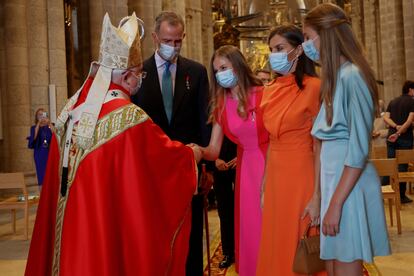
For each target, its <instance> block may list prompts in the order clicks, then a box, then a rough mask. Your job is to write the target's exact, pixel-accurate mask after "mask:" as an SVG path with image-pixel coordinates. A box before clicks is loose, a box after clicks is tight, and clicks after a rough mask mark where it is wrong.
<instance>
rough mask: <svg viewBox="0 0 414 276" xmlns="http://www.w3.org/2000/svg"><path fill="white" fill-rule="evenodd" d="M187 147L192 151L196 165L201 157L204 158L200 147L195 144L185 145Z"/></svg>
mask: <svg viewBox="0 0 414 276" xmlns="http://www.w3.org/2000/svg"><path fill="white" fill-rule="evenodd" d="M187 147H190V148H191V149H192V150H193V152H194V158H195V160H196V161H197V163H198V162H200V160H201V159H203V156H204V152H203V150H204V149H203V148H202V147H200V146H199V145H197V144H193V143H191V144H187Z"/></svg>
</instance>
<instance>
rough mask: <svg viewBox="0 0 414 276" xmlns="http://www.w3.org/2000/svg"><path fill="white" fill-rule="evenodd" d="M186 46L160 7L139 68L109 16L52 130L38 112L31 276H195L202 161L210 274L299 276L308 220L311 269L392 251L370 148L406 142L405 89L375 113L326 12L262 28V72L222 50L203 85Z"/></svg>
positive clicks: (362, 65)
mask: <svg viewBox="0 0 414 276" xmlns="http://www.w3.org/2000/svg"><path fill="white" fill-rule="evenodd" d="M184 37H185V24H184V21H183V19H182V18H181V17H180V16H179V15H177V14H176V13H174V12H162V13H161V14H159V15H158V16H157V17H156V19H155V27H154V32H153V33H152V39H153V42H154V48H155V49H156V50H155V52H154V54H153V55H152V56H151V57H149V58H148V59H146V60H144V61H143V60H142V57H141V50H140V31H139V25H138V23H137V20H136V17H135V14H133V15H132V16H129V17H127V18H125V19H123V20H121V23H120V24H119V26H117V27H116V26H113V25H112V24H111V22H110V20H109V16H108V15H106V16H105V18H104V22H103V27H102V38H101V48H100V58H99V61H98V62H93V63H92V64H91V70H90V73H89V75H88V77H87V79H86V81H85V83H84V84H83V86H82V87H81V88H80V90H79V91H78V92H77V93H76V94H75V95H74V96H73V97H72V98H70V99H69V101H68V103H67V105H66V106H65V107H64V109H63V111H62V113H61V115H60V116H59V118H58V120H57V122H56V126H55V127H53V126H51V125H50V123H49V121H48V120H47V119H46V117H47V114H45V112H44V110H38V111H37V112H36V125H35V126H33V127H32V129H31V135H30V137H29V138H28V139H29V147H31V148H34V149H35V160H36V169H37V172H38V177H39V184H43V188H42V194H41V198H40V204H39V208H38V213H37V218H36V223H35V228H34V232H33V238H32V242H31V247H30V253H29V257H28V262H27V267H26V275H50V274H53V275H66V274H67V275H174V276H178V275H188V276H201V275H203V242H202V237H203V204H204V198H205V195H206V194H207V193H208V192H209V191H210V188H211V187H210V185H211V183H212V181H200V178H202V176H201V175H202V173H201V171H202V170H201V167H200V164H201V163H204V164H205V165H206V167H207V170H209V171H213V172H214V190H215V192H216V197H217V201H218V213H219V217H220V226H221V238H222V244H223V254H224V258H223V260H222V262H221V263H220V267H221V268H225V267H228V266H230V265H231V264H232V263H233V262H235V264H236V270H237V271H238V273H239V275H241V276H253V275H258V276H267V275H283V276H286V275H299V274H297V273H296V272H294V271H293V269H292V266H293V260H294V257H295V252H296V249H297V246H298V243H299V240H300V238H301V237H302V235H303V233H304V231H305V229H307V228H308V227H309V226H311V227H315V228H318V227H320V258H321V259H322V260H324V261H325V270H324V271H320V272H318V274H319V275H326V274H327V275H346V276H349V275H362V263H363V262H372V261H373V257H375V256H385V255H389V254H390V245H389V240H388V234H387V227H386V223H385V216H384V206H383V200H382V194H381V183H380V179H379V177H378V175H377V173H376V171H375V168H374V167H373V165H372V164H371V163H370V162H369V152H370V144H371V140H372V138H373V137H374V139H375V138H376V137H380V136H381V137H387V139H388V141H387V145H388V157H393V156H395V150H396V149H405V148H412V147H413V129H412V123H413V119H414V99H413V96H414V83H413V82H407V83H406V84H405V85H404V88H403V95H402V96H401V97H399V98H397V99H395V100H393V101H392V102H391V103H390V104H389V105H388V107H387V109H386V110H383V109H380V106H379V104H378V103H379V100H378V88H377V83H376V80H375V77H374V73H373V71H372V69H371V68H370V66H369V64H368V61H367V59H366V57H365V56H364V54H363V49H362V47H361V45H360V43H359V42H358V40H357V39H356V37H355V35H354V33H353V31H352V27H351V22H350V20H349V18H348V17H347V15H346V14H345V12H344V11H343V10H342V9H341V8H340V7H338V6H336V5H334V4H328V3H325V4H320V5H318V6H316V7H315V8H314V9H312V10H311V11H309V12H308V13H307V15H306V16H305V18H304V22H303V27H302V29H300V28H299V27H297V26H295V25H282V26H277V27H275V28H274V29H272V31H271V32H270V35H269V37H268V45H269V49H270V53H269V64H270V67H271V71H272V74H270V72H267V71H265V70H259V71H256V72H253V71H252V69H251V68H250V67H249V65H248V63H247V61H246V59H245V57H244V56H243V54H242V52H241V51H240V50H239V49H238V48H237V47H235V46H231V45H225V46H222V47H220V48H218V49H217V50H216V51H215V52H214V54H213V56H212V58H211V63H210V68H209V69H210V70H209V71H210V74H209V75H208V73H207V69H206V68H205V67H204V66H203V65H201V64H199V63H197V62H195V61H193V60H190V59H187V58H185V57H183V56H181V55H180V49H181V46H182V42H183V39H184ZM316 65H318V66H320V67H321V70H320V72H321V73H320V75H318V74H317V73H316V70H315V66H316ZM271 75H275V76H276V77H275V78H274V80H271ZM380 112H382V113H381V116H382V117H379V116H380V115H378V116H377V114H379V113H380ZM375 117H379V118H380V119H381V121H379V122H380V123H382V122H384V125H388V126H389V130H388V132H387V133H384V131H382V129H383V128H384V127H382V126H381V127H376V129H374V128H373V122H374V119H375ZM52 130H53V133H54V134H53V135H52ZM381 131H382V132H381ZM45 149H46V150H47V151H48V152H49V153H48V156H49V157H48V161H47V162H48V165H47V169H46V172H45V167H46V166H45V165H38V160H39V159H41V160H43V161H42V162H46V161H45V159H47V154H46V155H45V154H44V150H45ZM39 162H40V161H39ZM197 163H198V165H197ZM401 169H406V168H401ZM43 175H44V176H43ZM204 176H205V175H203V177H204ZM198 183H201V185H198ZM402 185H404V184H402ZM400 190H401V192H402V193H404V196H403V194H402V196H401V201H402V202H403V203H404V202H407V203H408V202H410V201H411V200H410V199H409V198H408V197H406V196H405V189H403V186H402V188H401V189H400Z"/></svg>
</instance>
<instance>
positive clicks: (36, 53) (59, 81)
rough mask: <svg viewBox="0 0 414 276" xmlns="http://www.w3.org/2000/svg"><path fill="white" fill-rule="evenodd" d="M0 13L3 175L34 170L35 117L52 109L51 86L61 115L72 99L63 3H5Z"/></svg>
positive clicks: (0, 167) (0, 165) (42, 0)
mask: <svg viewBox="0 0 414 276" xmlns="http://www.w3.org/2000/svg"><path fill="white" fill-rule="evenodd" d="M0 12H1V17H0V18H1V20H2V21H1V22H0V80H1V85H0V91H1V104H2V106H1V112H2V119H3V120H2V134H3V135H2V136H3V137H2V138H3V139H2V140H1V141H0V158H1V162H0V171H31V170H34V164H33V152H32V151H31V150H29V149H28V148H27V140H26V137H27V136H28V134H29V129H30V126H31V125H33V123H34V112H35V110H36V109H37V108H39V107H43V108H45V109H46V110H48V109H49V96H48V85H49V84H55V85H56V87H57V103H56V104H57V108H58V110H60V109H61V108H62V106H63V104H64V102H65V101H66V99H67V88H66V86H67V84H66V57H65V36H64V26H63V22H64V20H63V1H55V0H16V1H4V0H3V1H0ZM50 34H53V35H52V37H51V36H50Z"/></svg>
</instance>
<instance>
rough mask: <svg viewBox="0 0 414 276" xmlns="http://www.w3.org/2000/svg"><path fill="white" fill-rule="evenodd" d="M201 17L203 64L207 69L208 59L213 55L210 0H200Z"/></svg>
mask: <svg viewBox="0 0 414 276" xmlns="http://www.w3.org/2000/svg"><path fill="white" fill-rule="evenodd" d="M202 8H203V18H202V28H201V32H202V34H203V35H202V39H203V62H202V63H203V64H204V66H206V68H207V69H208V68H209V66H210V59H211V57H212V56H213V52H214V45H213V21H212V18H213V17H212V14H211V1H210V0H202Z"/></svg>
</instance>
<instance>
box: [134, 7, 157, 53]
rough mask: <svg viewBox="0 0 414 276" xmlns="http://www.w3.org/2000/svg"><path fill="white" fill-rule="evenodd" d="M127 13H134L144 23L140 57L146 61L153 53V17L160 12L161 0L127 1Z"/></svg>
mask: <svg viewBox="0 0 414 276" xmlns="http://www.w3.org/2000/svg"><path fill="white" fill-rule="evenodd" d="M128 10H129V13H132V12H133V11H135V12H136V14H137V16H138V17H139V18H141V19H142V20H143V21H144V23H145V37H144V39H143V41H141V43H142V55H143V58H144V59H146V58H148V57H150V56H151V55H152V54H153V53H154V43H153V41H152V37H151V33H152V32H153V31H154V21H155V17H156V16H157V15H158V14H159V13H160V12H161V10H162V0H154V1H142V0H128Z"/></svg>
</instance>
